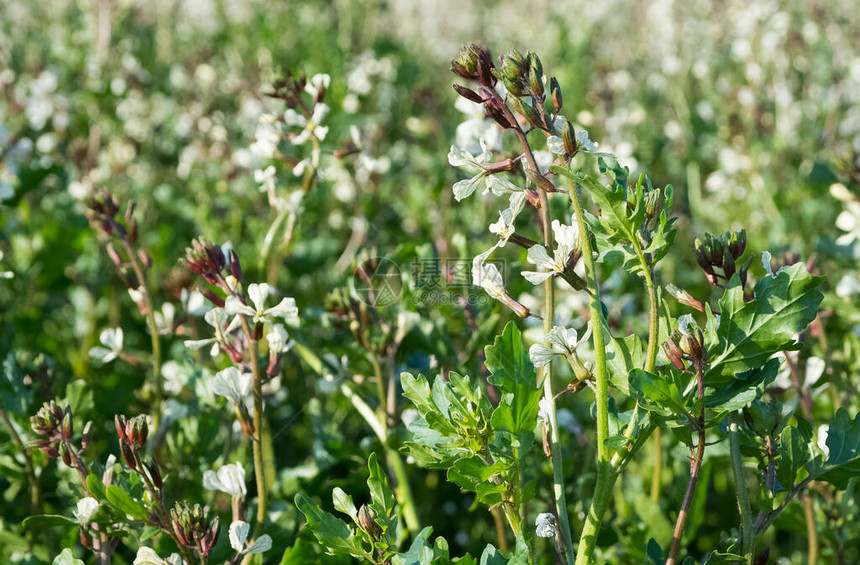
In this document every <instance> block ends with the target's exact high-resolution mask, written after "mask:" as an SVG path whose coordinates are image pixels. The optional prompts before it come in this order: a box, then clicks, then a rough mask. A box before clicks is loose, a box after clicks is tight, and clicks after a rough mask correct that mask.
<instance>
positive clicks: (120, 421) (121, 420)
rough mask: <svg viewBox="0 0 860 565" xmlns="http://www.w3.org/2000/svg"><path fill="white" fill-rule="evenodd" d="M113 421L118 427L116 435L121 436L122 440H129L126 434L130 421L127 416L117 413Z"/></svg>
mask: <svg viewBox="0 0 860 565" xmlns="http://www.w3.org/2000/svg"><path fill="white" fill-rule="evenodd" d="M113 423H114V426H115V427H116V435H117V436H118V437H119V439H120V441H122V442H127V441H128V437H127V436H126V435H125V426H126V424H127V423H128V422H127V420H126V418H125V416H122V415H121V414H116V415H115V416H114V417H113Z"/></svg>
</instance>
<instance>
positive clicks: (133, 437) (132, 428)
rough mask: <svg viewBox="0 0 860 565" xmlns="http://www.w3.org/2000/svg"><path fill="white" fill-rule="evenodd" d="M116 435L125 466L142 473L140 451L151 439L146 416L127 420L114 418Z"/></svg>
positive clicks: (123, 417) (117, 416)
mask: <svg viewBox="0 0 860 565" xmlns="http://www.w3.org/2000/svg"><path fill="white" fill-rule="evenodd" d="M114 425H115V426H116V434H117V436H119V449H120V453H122V458H123V460H124V461H125V464H126V465H128V466H129V468H131V469H132V470H135V471H140V470H141V465H140V456H139V454H138V451H139V450H140V448H142V447H144V446H145V445H146V439H147V437H149V426H148V425H147V423H146V416H143V415H140V416H135V417H134V418H131V419H127V418H126V417H125V416H122V415H120V414H117V415H116V416H114Z"/></svg>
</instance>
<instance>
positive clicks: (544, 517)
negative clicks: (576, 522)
mask: <svg viewBox="0 0 860 565" xmlns="http://www.w3.org/2000/svg"><path fill="white" fill-rule="evenodd" d="M556 533H557V530H556V526H555V516H553V515H552V514H550V513H549V512H542V513H540V514H538V515H537V518H536V519H535V534H536V535H537V536H538V537H539V538H552V537H555V535H556Z"/></svg>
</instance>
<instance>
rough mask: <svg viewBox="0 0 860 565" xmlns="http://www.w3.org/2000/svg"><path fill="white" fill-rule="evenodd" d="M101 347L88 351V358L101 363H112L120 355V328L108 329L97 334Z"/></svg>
mask: <svg viewBox="0 0 860 565" xmlns="http://www.w3.org/2000/svg"><path fill="white" fill-rule="evenodd" d="M99 341H100V342H101V344H102V346H104V347H101V346H98V345H97V346H95V347H93V348H91V349H90V357H92V358H94V359H98V360H100V361H101V362H102V363H108V362H110V361H113V360H114V359H116V358H117V357H119V356H120V355H121V354H122V342H123V334H122V328H108V329H106V330H102V333H100V334H99Z"/></svg>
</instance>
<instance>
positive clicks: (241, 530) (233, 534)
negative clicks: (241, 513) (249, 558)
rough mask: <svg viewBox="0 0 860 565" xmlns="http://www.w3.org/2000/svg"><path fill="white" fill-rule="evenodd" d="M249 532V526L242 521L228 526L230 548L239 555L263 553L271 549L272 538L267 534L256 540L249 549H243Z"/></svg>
mask: <svg viewBox="0 0 860 565" xmlns="http://www.w3.org/2000/svg"><path fill="white" fill-rule="evenodd" d="M250 531H251V525H250V524H248V523H247V522H244V521H242V520H236V521H234V522H233V523H232V524H230V530H229V536H230V547H232V548H233V550H234V551H236V552H238V553H239V554H240V555H253V554H255V553H264V552H266V551H269V550H270V549H272V538H271V536H269V535H268V534H263V535H262V536H260V537H259V538H257V539H256V540H255V541H254V543H253V545H251V547H245V541H246V540H247V539H248V533H249V532H250Z"/></svg>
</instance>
